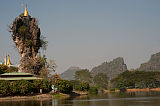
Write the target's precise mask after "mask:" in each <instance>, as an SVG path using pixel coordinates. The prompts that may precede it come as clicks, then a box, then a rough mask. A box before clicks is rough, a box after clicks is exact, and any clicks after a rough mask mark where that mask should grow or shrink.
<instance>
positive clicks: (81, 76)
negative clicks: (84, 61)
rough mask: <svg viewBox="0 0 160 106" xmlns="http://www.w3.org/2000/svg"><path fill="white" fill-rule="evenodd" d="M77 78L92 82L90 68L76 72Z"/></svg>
mask: <svg viewBox="0 0 160 106" xmlns="http://www.w3.org/2000/svg"><path fill="white" fill-rule="evenodd" d="M74 77H75V80H79V81H81V82H82V81H86V82H88V83H90V82H91V79H92V76H91V73H90V72H89V70H88V69H83V70H80V71H76V72H75V76H74Z"/></svg>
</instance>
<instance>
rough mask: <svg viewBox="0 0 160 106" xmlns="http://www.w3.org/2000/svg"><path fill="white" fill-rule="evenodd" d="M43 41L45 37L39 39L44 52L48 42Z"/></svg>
mask: <svg viewBox="0 0 160 106" xmlns="http://www.w3.org/2000/svg"><path fill="white" fill-rule="evenodd" d="M45 39H46V37H44V36H41V38H40V42H41V49H42V50H44V51H46V49H47V46H48V41H46V40H45Z"/></svg>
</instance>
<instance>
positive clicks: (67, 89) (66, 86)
mask: <svg viewBox="0 0 160 106" xmlns="http://www.w3.org/2000/svg"><path fill="white" fill-rule="evenodd" d="M55 86H56V87H57V88H58V91H59V92H62V93H66V94H69V93H71V92H72V90H73V85H72V83H71V82H70V81H68V80H57V81H56V83H55Z"/></svg>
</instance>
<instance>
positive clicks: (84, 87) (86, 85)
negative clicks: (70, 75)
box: [75, 81, 89, 91]
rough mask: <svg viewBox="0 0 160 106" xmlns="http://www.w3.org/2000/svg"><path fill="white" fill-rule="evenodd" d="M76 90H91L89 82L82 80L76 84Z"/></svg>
mask: <svg viewBox="0 0 160 106" xmlns="http://www.w3.org/2000/svg"><path fill="white" fill-rule="evenodd" d="M75 90H78V91H88V90H89V83H88V82H84V81H82V82H81V83H80V85H76V86H75Z"/></svg>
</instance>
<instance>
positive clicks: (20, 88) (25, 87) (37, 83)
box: [0, 80, 51, 96]
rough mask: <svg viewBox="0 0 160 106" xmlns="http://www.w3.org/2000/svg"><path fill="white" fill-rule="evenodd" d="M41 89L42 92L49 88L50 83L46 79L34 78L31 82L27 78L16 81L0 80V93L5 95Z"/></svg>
mask: <svg viewBox="0 0 160 106" xmlns="http://www.w3.org/2000/svg"><path fill="white" fill-rule="evenodd" d="M39 89H42V90H43V92H48V91H50V90H51V86H50V83H49V82H48V81H47V80H34V82H33V83H31V82H29V81H27V80H18V81H0V94H2V95H4V96H7V95H10V94H12V95H15V94H16V95H17V94H27V93H31V92H34V93H36V92H37V91H38V92H39Z"/></svg>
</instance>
